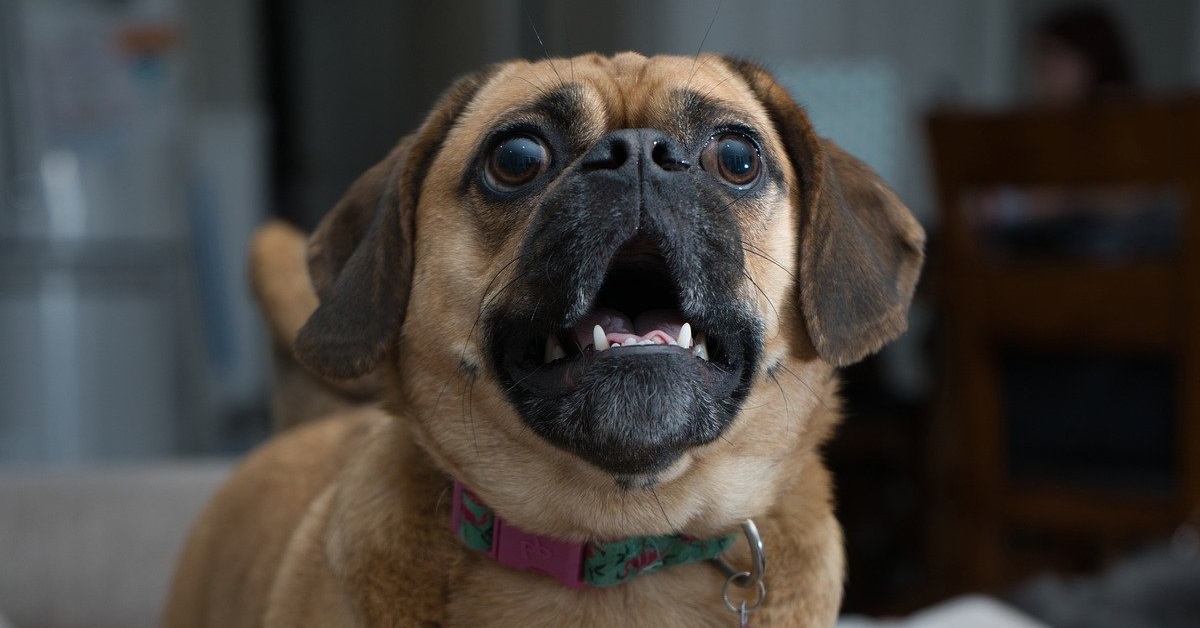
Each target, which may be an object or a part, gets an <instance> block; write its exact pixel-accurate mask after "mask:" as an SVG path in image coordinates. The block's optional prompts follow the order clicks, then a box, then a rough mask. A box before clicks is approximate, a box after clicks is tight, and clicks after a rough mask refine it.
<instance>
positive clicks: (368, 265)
mask: <svg viewBox="0 0 1200 628" xmlns="http://www.w3.org/2000/svg"><path fill="white" fill-rule="evenodd" d="M491 71H492V69H491V68H488V69H485V70H483V71H481V72H477V73H475V74H472V75H470V76H467V77H465V78H462V79H459V80H458V82H457V83H455V84H454V86H453V87H451V88H450V90H448V91H447V92H446V94H445V95H443V96H442V98H441V99H440V100H439V101H438V103H437V104H436V105H435V106H434V108H433V111H432V112H431V113H430V115H429V117H428V118H426V120H425V122H424V123H423V124H422V125H421V128H420V129H418V130H417V132H416V133H413V134H412V135H409V136H407V137H405V138H404V139H403V140H401V141H400V143H399V144H398V145H397V146H396V147H395V148H394V149H392V152H391V153H389V154H388V156H387V158H385V159H384V160H383V161H382V162H380V163H378V164H376V165H375V166H374V167H373V168H371V169H370V170H368V171H367V172H366V173H365V174H363V175H362V176H361V177H359V179H358V180H357V181H355V182H354V184H353V185H351V186H350V190H349V191H347V192H346V195H345V196H344V197H343V198H342V200H341V201H339V202H338V204H337V205H336V206H334V208H333V210H332V211H330V212H329V214H328V215H326V217H325V218H324V219H323V220H322V221H321V224H320V225H319V226H318V227H317V229H316V231H314V232H313V235H312V238H311V239H310V241H309V252H308V265H309V274H310V276H311V277H312V282H313V287H314V288H316V292H317V296H318V298H319V299H320V305H319V306H318V307H317V309H316V311H315V312H313V315H312V316H311V317H310V318H309V319H308V321H307V322H306V323H305V324H304V327H302V328H301V329H300V333H299V335H298V336H297V337H296V342H295V345H294V350H295V356H296V358H297V359H298V360H299V361H300V362H301V363H302V364H304V366H306V367H308V368H309V369H310V370H312V371H314V372H316V373H317V374H319V375H322V376H324V377H328V378H331V379H349V378H352V377H359V376H361V375H363V374H365V373H368V372H370V371H371V370H372V369H374V368H375V366H376V365H377V364H379V362H380V361H381V360H383V359H384V358H385V357H386V356H387V355H388V353H389V352H390V351H392V350H394V348H395V345H396V341H397V339H398V337H399V334H400V327H401V325H402V324H403V323H404V315H405V311H406V309H407V307H408V295H409V287H410V284H411V282H412V270H413V261H414V260H413V231H414V228H415V226H414V222H415V215H416V207H417V201H418V197H419V195H420V189H421V184H422V183H423V182H424V179H425V174H426V172H427V171H428V169H429V166H430V164H431V163H432V161H433V160H434V159H435V158H436V156H437V152H438V149H439V148H440V147H441V144H442V141H443V140H444V139H445V137H446V134H447V133H448V132H449V131H450V128H451V127H452V126H453V124H454V122H455V120H456V119H457V118H458V115H459V114H460V113H461V112H462V110H463V109H464V108H465V107H466V106H467V103H468V102H470V100H471V98H472V97H473V96H474V95H475V92H476V91H477V90H478V89H479V87H480V85H482V84H483V82H484V81H485V80H486V78H487V76H488V75H489V74H490V72H491Z"/></svg>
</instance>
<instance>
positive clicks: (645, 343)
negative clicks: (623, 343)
mask: <svg viewBox="0 0 1200 628" xmlns="http://www.w3.org/2000/svg"><path fill="white" fill-rule="evenodd" d="M638 344H639V345H642V346H646V345H652V344H654V341H653V340H639V341H638Z"/></svg>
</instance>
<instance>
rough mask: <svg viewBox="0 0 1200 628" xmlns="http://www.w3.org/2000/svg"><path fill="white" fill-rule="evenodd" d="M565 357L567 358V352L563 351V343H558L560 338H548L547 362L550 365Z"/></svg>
mask: <svg viewBox="0 0 1200 628" xmlns="http://www.w3.org/2000/svg"><path fill="white" fill-rule="evenodd" d="M565 357H567V352H566V351H563V348H562V343H560V342H559V341H558V338H555V337H554V336H550V337H549V338H546V357H545V362H546V363H547V364H549V363H550V362H553V361H555V360H558V359H560V358H565Z"/></svg>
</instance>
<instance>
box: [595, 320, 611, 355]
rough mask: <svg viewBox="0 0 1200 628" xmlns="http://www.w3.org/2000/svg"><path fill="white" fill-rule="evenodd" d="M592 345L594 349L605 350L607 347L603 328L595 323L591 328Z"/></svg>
mask: <svg viewBox="0 0 1200 628" xmlns="http://www.w3.org/2000/svg"><path fill="white" fill-rule="evenodd" d="M592 345H594V347H595V349H596V351H605V350H607V349H608V338H607V337H605V335H604V328H603V327H601V326H599V325H596V326H595V327H593V328H592Z"/></svg>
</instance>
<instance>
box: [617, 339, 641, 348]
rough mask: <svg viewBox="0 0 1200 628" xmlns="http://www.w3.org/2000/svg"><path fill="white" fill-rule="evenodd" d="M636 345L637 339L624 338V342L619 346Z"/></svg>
mask: <svg viewBox="0 0 1200 628" xmlns="http://www.w3.org/2000/svg"><path fill="white" fill-rule="evenodd" d="M637 343H638V341H637V338H626V339H625V342H622V343H621V344H623V345H625V346H626V347H632V346H633V345H636V344H637Z"/></svg>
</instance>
